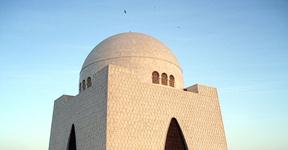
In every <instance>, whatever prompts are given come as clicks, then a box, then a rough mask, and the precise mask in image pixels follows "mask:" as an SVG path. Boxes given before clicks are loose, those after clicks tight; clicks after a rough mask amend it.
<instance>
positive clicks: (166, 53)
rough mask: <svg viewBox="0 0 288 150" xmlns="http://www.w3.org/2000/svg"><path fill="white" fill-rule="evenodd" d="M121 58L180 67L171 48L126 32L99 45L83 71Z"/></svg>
mask: <svg viewBox="0 0 288 150" xmlns="http://www.w3.org/2000/svg"><path fill="white" fill-rule="evenodd" d="M119 57H147V58H153V59H160V60H163V61H167V62H169V63H171V64H174V65H176V66H177V67H179V68H180V65H179V63H178V61H177V59H176V57H175V55H174V54H173V53H172V52H171V50H170V49H169V48H167V47H166V46H165V45H164V44H163V43H161V42H160V41H159V40H157V39H155V38H153V37H151V36H148V35H146V34H143V33H136V32H126V33H120V34H117V35H114V36H111V37H109V38H107V39H105V40H103V41H102V42H101V43H100V44H98V45H97V46H96V47H95V48H94V49H93V50H92V51H91V52H90V54H89V55H88V56H87V58H86V60H85V62H84V64H83V66H82V70H83V69H84V68H85V67H87V66H89V65H91V64H93V63H96V62H99V61H102V60H107V59H117V58H119Z"/></svg>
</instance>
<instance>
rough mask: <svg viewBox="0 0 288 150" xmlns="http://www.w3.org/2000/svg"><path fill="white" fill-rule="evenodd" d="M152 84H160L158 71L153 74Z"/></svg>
mask: <svg viewBox="0 0 288 150" xmlns="http://www.w3.org/2000/svg"><path fill="white" fill-rule="evenodd" d="M152 83H155V84H159V73H158V72H157V71H154V72H153V73H152Z"/></svg>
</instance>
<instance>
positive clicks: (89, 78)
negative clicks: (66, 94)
mask: <svg viewBox="0 0 288 150" xmlns="http://www.w3.org/2000/svg"><path fill="white" fill-rule="evenodd" d="M91 86H92V82H91V77H88V78H87V88H89V87H91Z"/></svg>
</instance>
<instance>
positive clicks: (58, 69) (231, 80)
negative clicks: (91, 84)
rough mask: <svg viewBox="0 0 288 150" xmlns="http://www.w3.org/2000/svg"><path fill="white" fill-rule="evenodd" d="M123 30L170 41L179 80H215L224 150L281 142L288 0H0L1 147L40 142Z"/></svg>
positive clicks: (35, 147) (277, 146) (287, 101)
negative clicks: (94, 55) (88, 62)
mask: <svg viewBox="0 0 288 150" xmlns="http://www.w3.org/2000/svg"><path fill="white" fill-rule="evenodd" d="M124 9H125V10H127V14H124V13H123V11H124ZM127 31H135V32H143V33H146V34H149V35H151V36H154V37H156V38H157V39H159V40H161V41H162V42H164V43H165V44H166V45H167V46H168V47H170V48H171V49H172V50H173V52H174V53H175V55H176V56H177V57H178V60H179V61H180V63H181V65H182V69H183V70H184V76H185V85H186V86H189V85H192V84H195V83H202V84H206V85H210V86H215V87H217V88H218V92H219V97H220V104H221V108H222V115H223V120H224V126H225V131H226V136H227V141H228V146H229V149H231V150H260V149H261V150H287V149H288V142H287V139H288V130H287V127H288V97H287V94H288V1H287V0H241V1H236V0H199V1H195V0H187V1H181V0H179V1H177V0H146V1H135V0H130V1H129V0H124V1H116V0H114V1H112V0H106V1H104V0H103V1H96V0H90V1H89V0H82V1H80V0H77V1H76V0H70V1H61V0H60V1H59V0H49V1H48V0H47V1H40V0H19V1H17V0H7V1H5V0H2V1H0V91H1V92H0V93H1V94H0V121H1V122H0V149H1V150H19V149H21V150H44V149H47V148H48V142H49V134H50V126H51V119H52V109H53V101H54V100H55V99H57V98H58V97H59V96H61V95H62V94H70V95H75V94H77V90H78V77H79V71H80V69H81V65H82V63H83V61H84V59H85V57H86V56H87V55H88V53H89V52H90V51H91V49H92V48H93V47H94V46H95V45H97V44H98V43H99V42H100V41H101V40H103V39H104V38H107V37H108V36H111V35H113V34H116V33H120V32H127Z"/></svg>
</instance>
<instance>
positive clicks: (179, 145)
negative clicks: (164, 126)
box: [165, 118, 188, 150]
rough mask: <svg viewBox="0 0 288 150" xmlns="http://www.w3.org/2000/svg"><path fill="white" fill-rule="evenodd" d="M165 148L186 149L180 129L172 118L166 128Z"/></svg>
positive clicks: (172, 149)
mask: <svg viewBox="0 0 288 150" xmlns="http://www.w3.org/2000/svg"><path fill="white" fill-rule="evenodd" d="M165 150H188V147H187V144H186V141H185V138H184V135H183V133H182V130H181V128H180V126H179V124H178V122H177V120H176V118H172V119H171V121H170V125H169V128H168V132H167V136H166V142H165Z"/></svg>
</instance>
